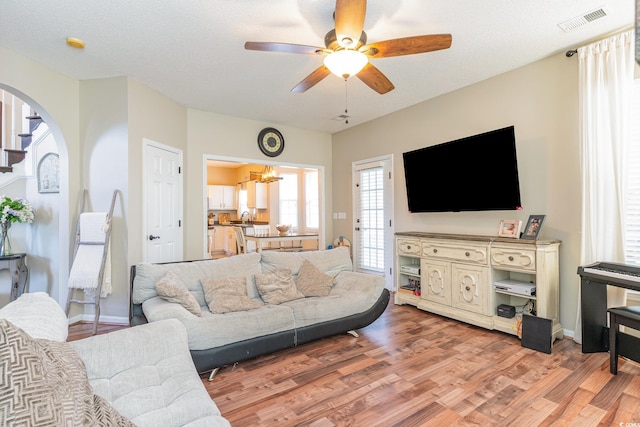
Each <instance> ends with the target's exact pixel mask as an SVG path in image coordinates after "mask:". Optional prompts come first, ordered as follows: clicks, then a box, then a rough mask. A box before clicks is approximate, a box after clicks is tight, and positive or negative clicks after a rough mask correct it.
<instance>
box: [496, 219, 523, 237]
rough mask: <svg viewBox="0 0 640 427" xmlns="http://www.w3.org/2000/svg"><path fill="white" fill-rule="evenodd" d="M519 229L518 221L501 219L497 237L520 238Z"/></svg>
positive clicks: (520, 222) (520, 223) (519, 222)
mask: <svg viewBox="0 0 640 427" xmlns="http://www.w3.org/2000/svg"><path fill="white" fill-rule="evenodd" d="M520 227H522V221H520V220H516V219H503V220H502V221H500V228H499V229H498V237H511V238H514V239H517V238H519V237H520Z"/></svg>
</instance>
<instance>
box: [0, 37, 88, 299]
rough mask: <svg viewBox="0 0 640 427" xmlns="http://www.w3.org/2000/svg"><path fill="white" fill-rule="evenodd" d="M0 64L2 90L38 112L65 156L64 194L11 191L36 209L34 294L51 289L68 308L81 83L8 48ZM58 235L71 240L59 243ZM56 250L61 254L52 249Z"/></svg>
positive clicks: (31, 248)
mask: <svg viewBox="0 0 640 427" xmlns="http://www.w3.org/2000/svg"><path fill="white" fill-rule="evenodd" d="M0 64H2V66H1V67H0V86H1V87H2V88H3V89H5V90H7V91H9V92H11V93H13V94H15V95H17V96H18V97H20V98H21V99H22V100H24V101H25V102H27V103H28V104H29V105H31V106H32V107H34V108H36V109H37V111H38V112H39V114H40V115H41V116H42V117H43V118H44V120H45V122H47V124H48V125H49V127H50V128H51V131H52V134H53V136H54V137H55V140H56V144H57V148H58V152H59V154H60V193H59V194H57V195H51V194H39V193H37V184H35V185H34V182H35V179H33V180H32V181H33V182H31V183H28V182H25V183H23V184H18V185H19V186H20V185H22V187H20V188H19V189H18V188H16V187H15V186H14V187H13V188H14V189H13V190H10V189H5V192H6V194H7V195H11V196H13V197H24V196H25V193H26V195H27V197H28V199H29V201H30V202H31V203H32V205H33V207H34V209H35V210H36V219H35V220H36V223H35V224H32V225H21V227H30V231H31V237H30V240H29V242H28V247H21V250H24V251H26V252H28V257H27V262H28V263H29V261H30V260H32V262H31V263H30V264H29V267H30V273H31V278H30V289H31V290H47V291H48V292H50V294H51V295H52V296H54V297H55V298H56V299H58V300H59V301H63V303H64V300H65V299H66V279H67V277H68V276H69V267H70V264H69V262H70V261H69V260H70V257H71V251H72V245H71V243H72V237H71V231H70V230H71V229H72V221H73V220H72V218H71V216H70V215H69V211H70V210H73V209H74V207H75V205H76V201H77V194H78V190H79V188H80V174H81V170H82V163H81V161H80V155H81V149H80V138H79V120H80V116H79V110H80V108H79V82H78V81H77V80H74V79H71V78H69V77H67V76H65V75H63V74H60V73H57V72H55V71H52V70H50V69H48V68H46V67H43V66H42V65H41V64H39V63H37V62H34V61H31V60H29V59H26V58H25V57H23V56H20V55H18V54H16V53H14V52H12V51H10V50H8V49H5V48H3V47H0ZM34 189H35V190H34ZM9 191H15V192H16V193H15V194H10V193H9ZM38 218H40V222H38ZM24 231H26V230H24ZM58 235H60V236H66V237H65V238H62V239H59V238H58ZM52 245H53V247H55V250H51V248H52ZM0 304H2V301H0Z"/></svg>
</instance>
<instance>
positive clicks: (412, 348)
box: [70, 304, 640, 427]
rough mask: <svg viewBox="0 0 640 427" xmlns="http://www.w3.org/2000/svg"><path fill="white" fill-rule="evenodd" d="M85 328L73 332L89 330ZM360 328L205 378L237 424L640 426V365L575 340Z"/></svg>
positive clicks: (446, 325) (440, 322)
mask: <svg viewBox="0 0 640 427" xmlns="http://www.w3.org/2000/svg"><path fill="white" fill-rule="evenodd" d="M84 327H85V325H79V326H73V327H72V328H71V329H70V339H78V338H80V337H81V336H86V335H88V334H90V332H91V326H90V325H89V326H87V327H86V329H85V331H86V332H85V333H84V335H83V333H82V332H79V330H80V329H81V328H84ZM112 329H113V327H111V328H110V327H109V326H106V325H105V326H104V328H103V325H101V327H100V332H99V333H104V332H105V331H108V330H112ZM359 333H360V337H359V338H354V337H352V336H351V335H347V334H343V335H338V336H334V337H331V338H327V339H324V340H320V341H317V342H313V343H310V344H305V345H302V346H300V347H297V348H293V349H289V350H284V351H280V352H277V353H274V354H272V355H268V356H263V357H259V358H257V359H254V360H249V361H245V362H240V363H238V364H236V365H235V366H228V367H225V368H223V369H221V370H220V372H219V373H218V374H217V376H216V377H215V379H214V380H213V381H212V382H209V381H207V379H206V378H207V376H206V375H202V378H203V383H204V384H205V387H206V388H207V390H208V392H209V394H210V395H211V397H212V399H213V400H214V401H215V402H216V404H217V405H218V407H219V408H220V411H221V412H222V414H223V415H224V416H225V417H226V418H227V419H228V420H229V421H230V422H231V424H232V425H233V426H234V427H241V426H278V427H284V426H312V427H329V426H367V427H370V426H385V427H386V426H438V427H440V426H448V425H457V426H470V425H475V426H552V425H553V426H565V425H575V426H620V425H622V426H631V425H634V424H633V423H636V424H635V425H640V365H638V364H636V363H635V362H631V361H626V360H623V359H621V360H620V364H619V368H618V375H617V376H614V375H611V374H610V373H609V359H608V357H609V355H608V354H607V353H596V354H582V352H581V348H580V346H579V345H578V344H576V343H575V342H574V341H573V340H571V339H569V338H565V339H563V340H559V341H556V342H555V343H554V346H553V351H552V354H545V353H540V352H536V351H534V350H530V349H526V348H523V347H522V346H521V345H520V340H519V339H518V338H517V337H514V336H511V335H508V334H503V333H501V332H495V331H487V330H484V329H481V328H476V327H474V326H470V325H467V324H465V323H461V322H457V321H454V320H450V319H446V318H443V317H439V316H435V315H432V314H429V313H426V312H423V311H421V310H417V309H416V308H414V307H410V306H396V305H393V304H389V307H388V308H387V310H386V311H385V313H384V314H383V315H382V316H381V317H380V318H379V319H378V320H377V321H376V322H374V323H373V324H372V325H370V326H368V327H366V328H363V329H361V330H360V331H359ZM621 423H622V424H621Z"/></svg>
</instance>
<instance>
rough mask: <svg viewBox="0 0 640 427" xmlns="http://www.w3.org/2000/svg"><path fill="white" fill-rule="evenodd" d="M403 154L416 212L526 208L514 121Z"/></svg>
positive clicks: (412, 209) (411, 204)
mask: <svg viewBox="0 0 640 427" xmlns="http://www.w3.org/2000/svg"><path fill="white" fill-rule="evenodd" d="M402 156H403V160H404V176H405V181H406V187H407V200H408V204H409V211H410V212H460V211H498V210H519V209H521V207H520V206H521V202H520V182H519V180H518V162H517V158H516V140H515V131H514V127H513V126H509V127H506V128H503V129H497V130H494V131H490V132H486V133H482V134H479V135H474V136H470V137H467V138H462V139H457V140H455V141H450V142H446V143H443V144H438V145H434V146H431V147H425V148H421V149H418V150H414V151H409V152H406V153H403V154H402Z"/></svg>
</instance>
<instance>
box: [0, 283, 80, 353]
mask: <svg viewBox="0 0 640 427" xmlns="http://www.w3.org/2000/svg"><path fill="white" fill-rule="evenodd" d="M0 319H7V320H8V321H10V322H11V323H13V324H14V325H15V326H17V327H18V328H20V329H22V330H23V331H25V332H26V333H27V334H29V336H30V337H31V338H43V339H46V340H52V341H58V342H64V341H66V340H67V334H68V332H69V322H68V320H67V315H66V314H65V313H64V311H63V310H62V308H61V307H60V306H59V305H58V303H57V302H56V300H54V299H53V298H51V297H50V296H49V295H48V294H46V293H45V292H33V293H25V294H22V295H20V296H19V297H18V298H17V299H16V300H15V301H12V302H11V303H10V304H7V305H5V306H4V307H2V308H0Z"/></svg>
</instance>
